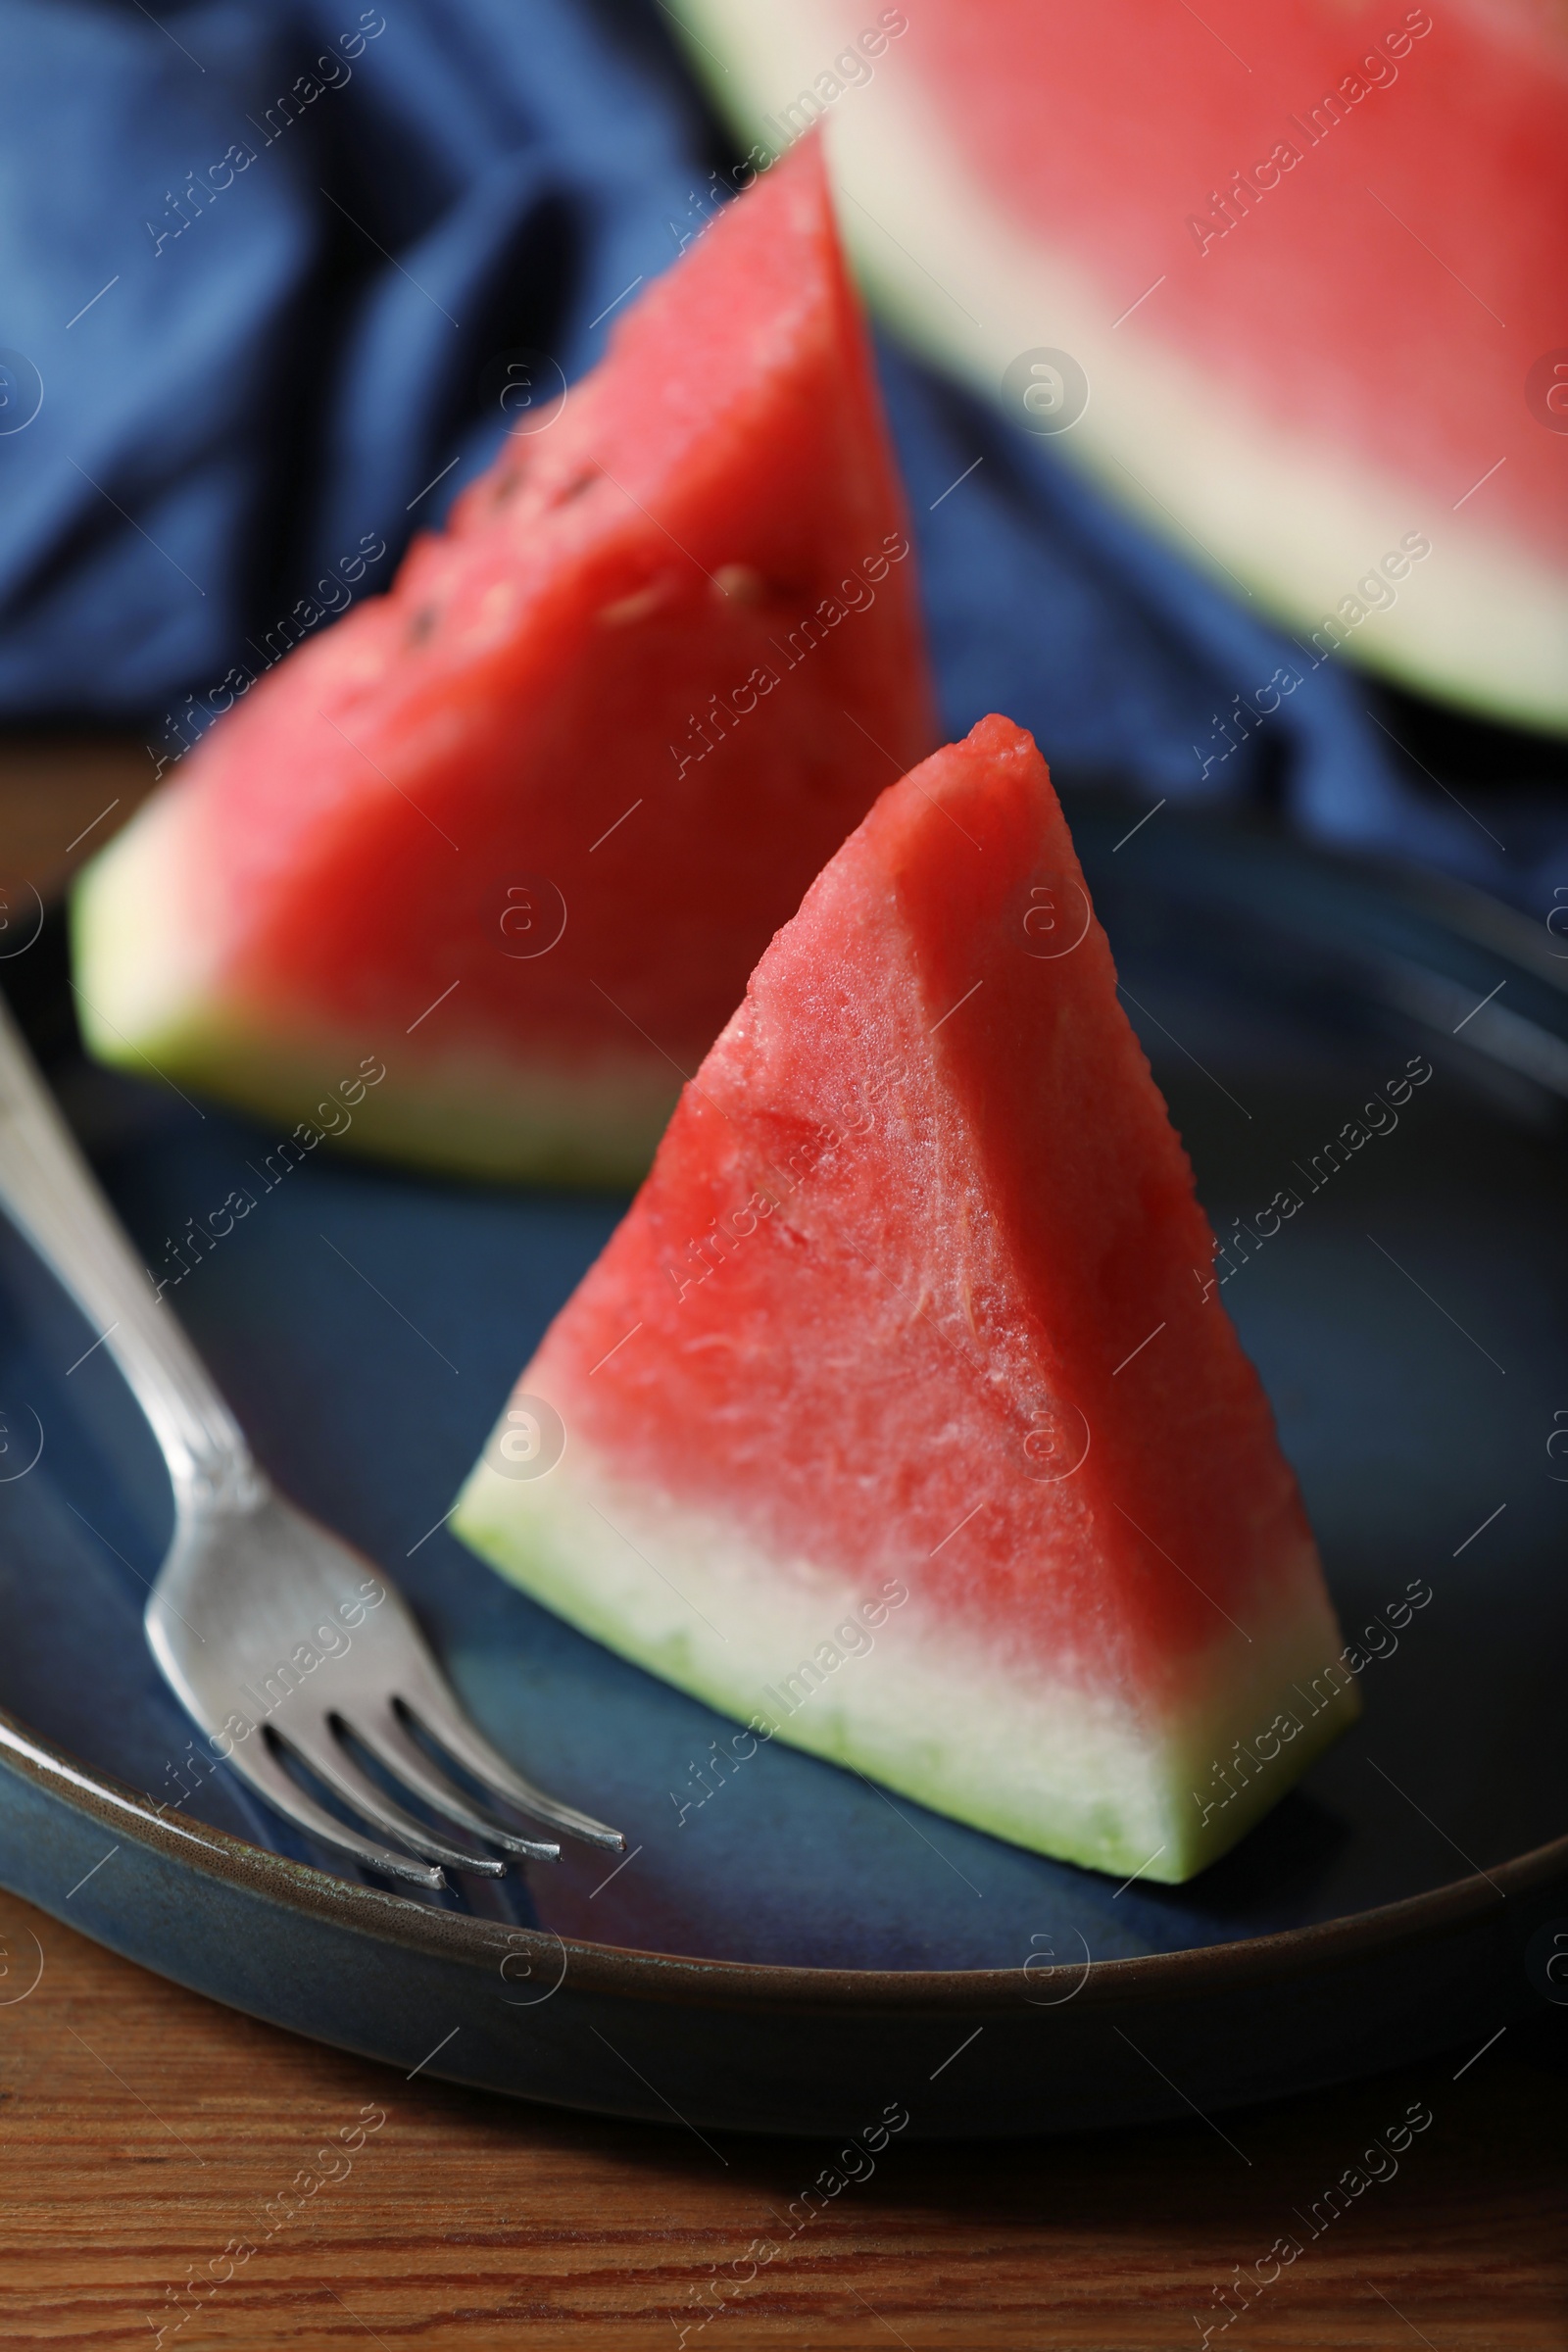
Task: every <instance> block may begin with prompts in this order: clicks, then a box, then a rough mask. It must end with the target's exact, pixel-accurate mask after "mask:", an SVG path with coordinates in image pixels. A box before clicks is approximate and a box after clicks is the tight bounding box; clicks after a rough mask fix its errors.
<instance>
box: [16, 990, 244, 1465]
mask: <svg viewBox="0 0 1568 2352" xmlns="http://www.w3.org/2000/svg"><path fill="white" fill-rule="evenodd" d="M0 1208H3V1209H4V1211H5V1213H6V1214H7V1216H8V1217H9V1218H10V1219H11V1221H12V1223H13V1224H14V1225H15V1226H17V1228H18V1229H19V1231H20V1232H21V1233H23V1234H24V1235H25V1238H26V1240H27V1241H29V1242H30V1243H31V1244H32V1247H33V1248H34V1250H37V1252H38V1254H39V1256H40V1257H41V1258H42V1259H43V1260H44V1262H45V1264H46V1265H47V1266H48V1267H49V1268H50V1271H51V1272H52V1273H53V1274H54V1275H55V1276H56V1277H57V1278H58V1280H59V1281H60V1282H62V1283H63V1284H64V1285H65V1287H66V1289H67V1290H68V1291H69V1292H70V1293H71V1295H72V1297H73V1299H75V1301H76V1304H77V1305H78V1306H79V1307H80V1308H81V1311H82V1313H83V1314H84V1315H85V1316H86V1317H87V1319H88V1321H89V1322H90V1323H91V1324H92V1325H93V1328H94V1330H95V1331H97V1332H98V1333H99V1334H100V1335H101V1341H102V1345H103V1346H104V1348H107V1350H108V1352H109V1353H110V1354H111V1355H112V1356H113V1357H114V1360H115V1362H116V1363H117V1364H118V1365H119V1367H120V1369H121V1371H122V1372H123V1374H124V1377H125V1379H126V1381H127V1382H128V1383H129V1386H130V1390H131V1393H132V1395H133V1396H134V1397H135V1399H136V1401H137V1403H138V1404H139V1405H140V1406H141V1409H142V1411H143V1412H144V1413H145V1414H146V1416H147V1419H148V1421H149V1422H150V1423H151V1425H152V1431H153V1435H154V1436H155V1437H156V1439H157V1440H158V1443H159V1446H160V1447H161V1448H162V1450H163V1454H164V1458H165V1461H166V1462H167V1464H168V1466H169V1473H170V1477H171V1479H172V1481H173V1487H174V1495H175V1499H176V1502H177V1503H178V1505H179V1507H180V1508H181V1509H182V1510H189V1509H191V1508H194V1507H199V1506H200V1505H201V1504H203V1503H204V1502H210V1501H216V1500H218V1499H219V1498H220V1497H221V1498H223V1499H226V1500H233V1501H241V1500H249V1499H252V1498H254V1497H256V1496H257V1495H259V1493H260V1491H261V1488H262V1483H263V1482H262V1480H261V1477H260V1474H259V1472H258V1471H257V1469H256V1466H255V1464H254V1462H253V1461H252V1459H251V1454H250V1449H249V1447H248V1446H246V1443H245V1440H244V1437H243V1436H242V1435H241V1432H240V1428H239V1424H238V1423H237V1422H236V1421H235V1419H234V1417H233V1415H232V1414H231V1413H230V1411H229V1409H228V1407H227V1405H226V1404H225V1403H224V1402H223V1399H222V1397H221V1396H220V1395H219V1393H218V1390H217V1389H216V1388H215V1387H214V1385H213V1382H212V1380H211V1378H210V1377H209V1375H208V1372H207V1368H206V1366H205V1365H204V1364H203V1362H202V1360H201V1358H200V1356H199V1355H198V1354H197V1353H196V1350H195V1348H193V1347H192V1346H191V1344H190V1342H189V1340H188V1339H187V1338H186V1337H185V1334H184V1332H183V1331H182V1330H181V1328H180V1326H179V1324H178V1322H177V1321H176V1320H175V1317H174V1315H173V1312H172V1309H171V1308H169V1307H167V1306H165V1305H164V1303H163V1301H162V1299H161V1298H160V1297H159V1296H158V1294H157V1293H156V1292H155V1291H154V1290H153V1289H152V1288H151V1282H150V1277H149V1276H148V1275H147V1273H146V1272H145V1271H144V1270H143V1268H142V1267H141V1266H139V1265H138V1264H137V1262H136V1259H135V1257H134V1256H133V1254H132V1252H131V1249H130V1244H129V1242H128V1241H127V1239H126V1237H125V1233H124V1229H123V1226H122V1225H121V1224H120V1222H119V1220H118V1219H117V1217H116V1216H115V1213H114V1211H113V1209H112V1208H111V1207H110V1205H109V1203H108V1201H106V1200H105V1199H104V1196H103V1194H102V1192H101V1191H100V1190H99V1188H98V1183H97V1180H96V1178H95V1177H94V1176H93V1174H92V1171H91V1170H90V1169H89V1167H88V1165H87V1163H86V1161H85V1159H84V1158H83V1157H82V1155H81V1152H80V1150H79V1148H78V1146H77V1144H76V1140H75V1137H74V1136H73V1134H72V1132H71V1130H70V1128H69V1127H68V1126H67V1125H66V1122H65V1119H64V1117H63V1116H62V1114H61V1112H60V1110H59V1109H58V1107H57V1106H56V1103H55V1102H54V1099H53V1097H52V1096H51V1095H50V1094H49V1092H48V1090H47V1088H46V1087H45V1085H44V1082H43V1079H42V1078H41V1076H40V1075H39V1072H38V1067H37V1064H36V1063H35V1062H34V1060H33V1058H32V1055H31V1054H30V1053H29V1052H28V1050H27V1047H26V1044H25V1041H24V1039H23V1036H22V1032H21V1031H20V1029H19V1028H18V1027H17V1024H16V1021H15V1019H14V1018H13V1016H12V1014H11V1011H10V1009H9V1007H8V1006H7V1005H6V1004H5V1003H4V1000H3V999H0ZM95 1344H96V1343H95ZM73 1369H74V1366H73Z"/></svg>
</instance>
